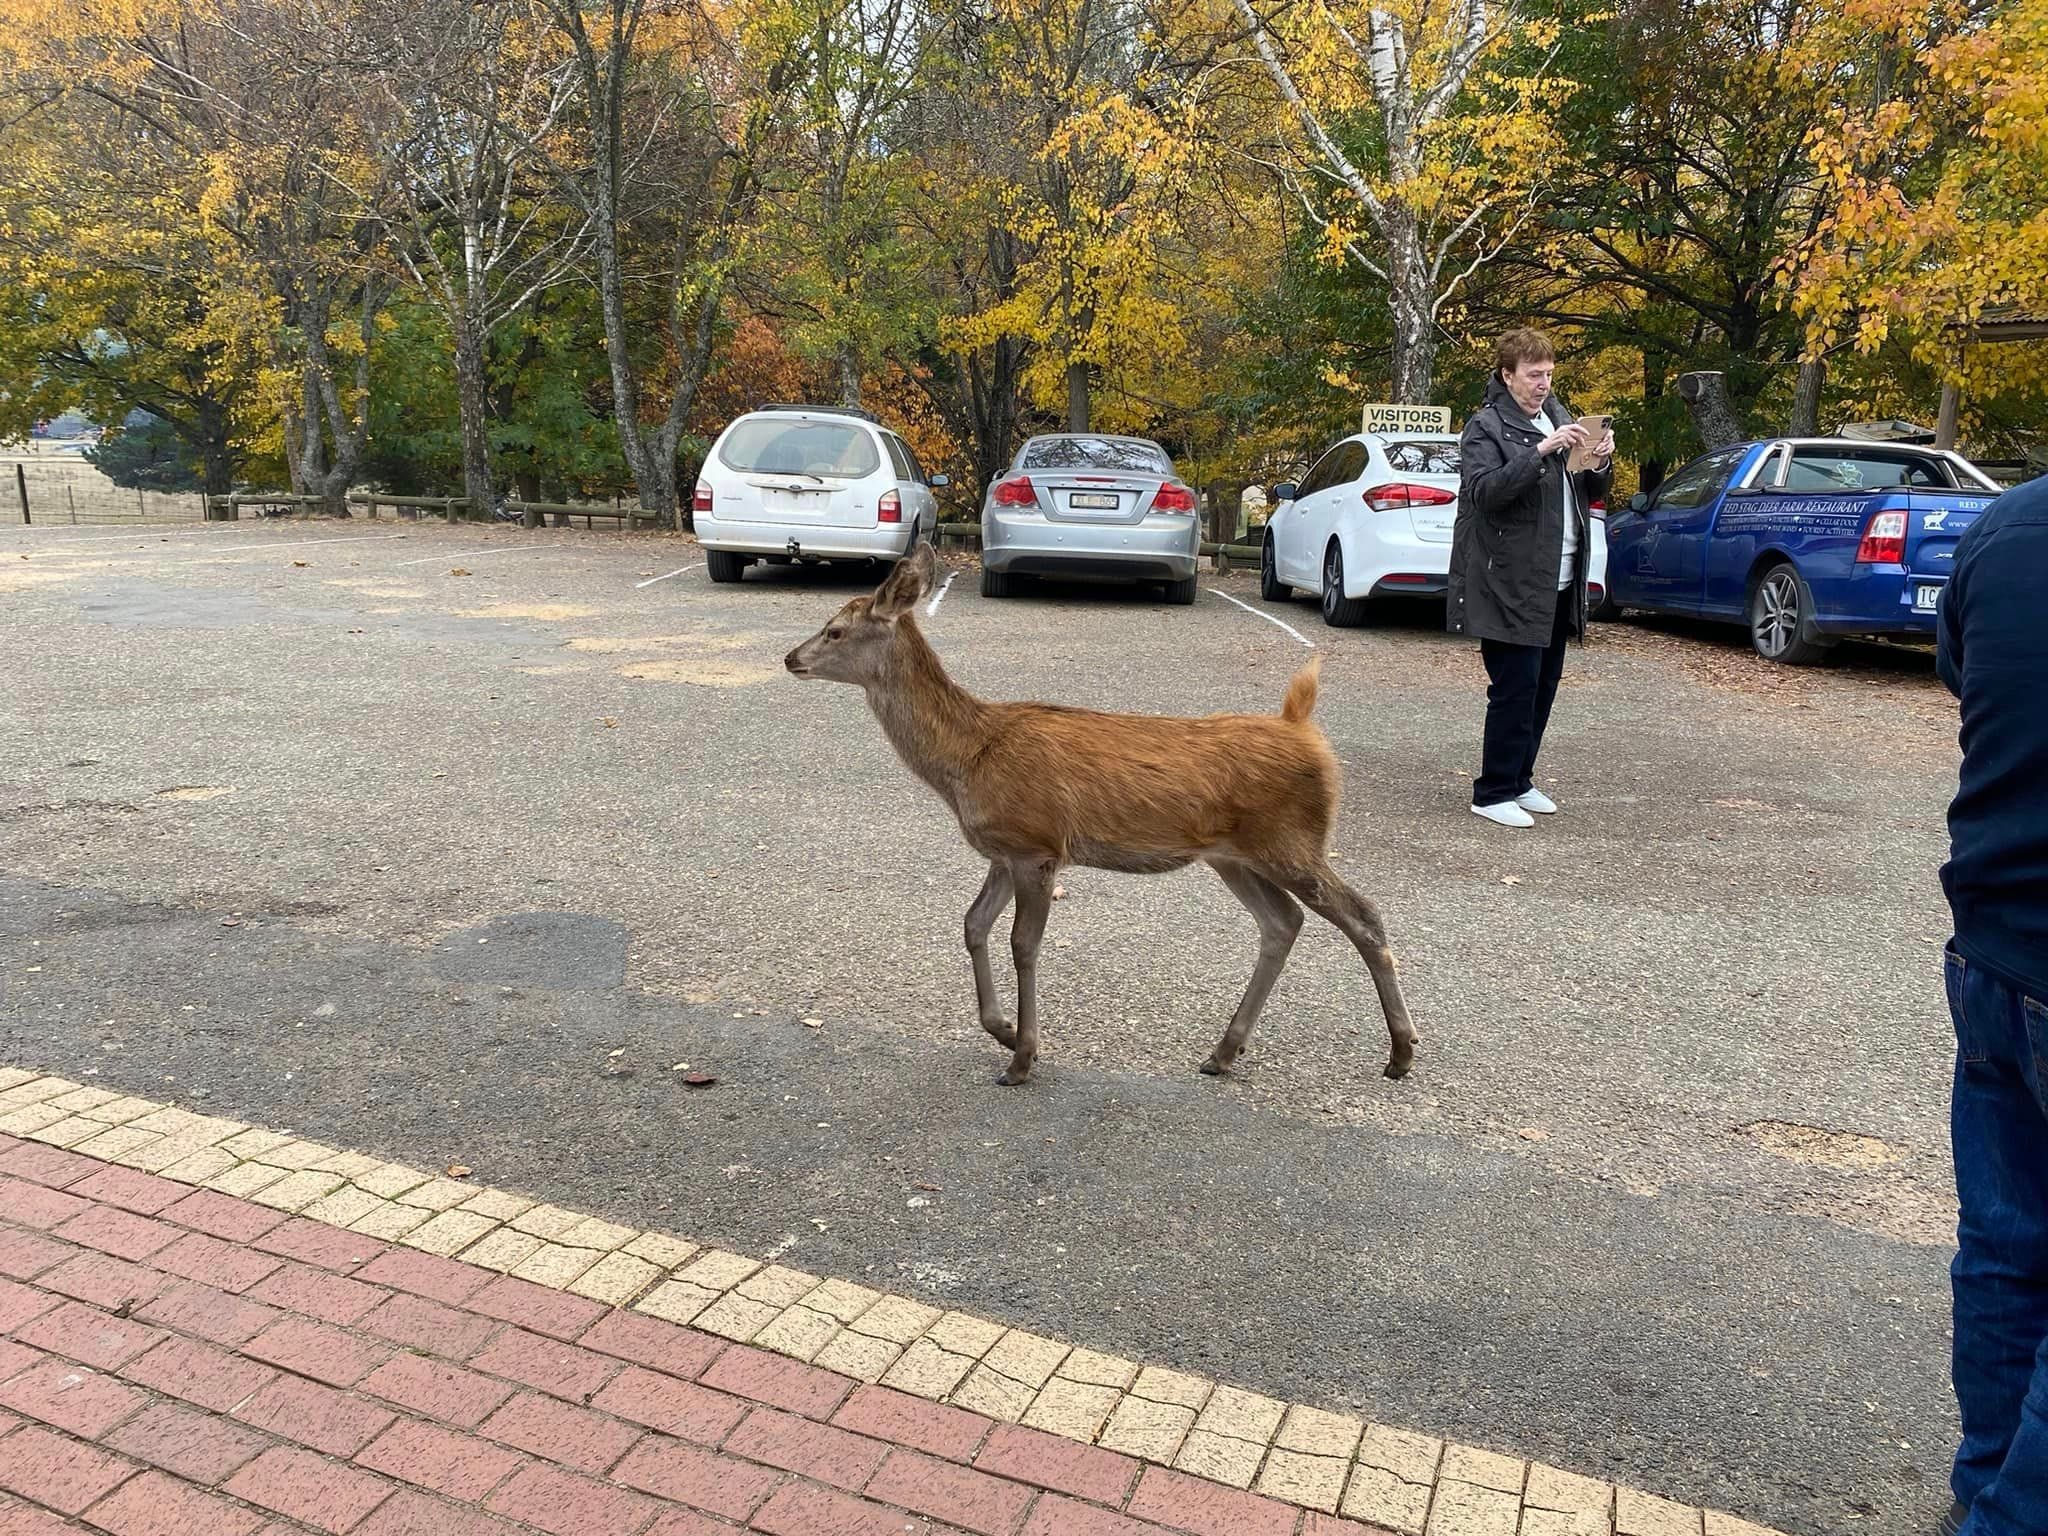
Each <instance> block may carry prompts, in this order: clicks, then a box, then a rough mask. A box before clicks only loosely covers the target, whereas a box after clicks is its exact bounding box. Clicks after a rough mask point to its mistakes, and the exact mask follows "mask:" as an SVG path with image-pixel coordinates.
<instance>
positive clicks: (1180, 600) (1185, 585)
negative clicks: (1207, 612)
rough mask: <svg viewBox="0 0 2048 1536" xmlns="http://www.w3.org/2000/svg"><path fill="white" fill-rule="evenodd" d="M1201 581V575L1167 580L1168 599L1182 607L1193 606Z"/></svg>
mask: <svg viewBox="0 0 2048 1536" xmlns="http://www.w3.org/2000/svg"><path fill="white" fill-rule="evenodd" d="M1200 581H1201V577H1200V576H1189V577H1186V578H1185V579H1183V580H1180V581H1169V582H1167V583H1166V600H1167V601H1168V602H1169V603H1176V604H1178V605H1179V606H1181V607H1182V608H1186V607H1189V606H1191V605H1192V604H1193V603H1194V601H1195V590H1196V587H1197V586H1198V584H1199V583H1200Z"/></svg>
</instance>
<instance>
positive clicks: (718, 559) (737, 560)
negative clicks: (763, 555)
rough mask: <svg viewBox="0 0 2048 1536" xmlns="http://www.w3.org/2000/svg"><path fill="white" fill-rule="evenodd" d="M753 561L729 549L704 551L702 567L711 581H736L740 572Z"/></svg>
mask: <svg viewBox="0 0 2048 1536" xmlns="http://www.w3.org/2000/svg"><path fill="white" fill-rule="evenodd" d="M753 563H754V562H753V561H751V560H749V559H748V558H747V557H746V556H745V555H736V554H734V553H733V552H732V551H731V550H729V549H707V550H705V551H704V569H705V570H706V572H708V573H709V575H710V577H711V579H712V580H713V581H738V580H739V579H740V573H741V572H743V571H744V570H746V568H747V567H748V566H750V565H752V564H753Z"/></svg>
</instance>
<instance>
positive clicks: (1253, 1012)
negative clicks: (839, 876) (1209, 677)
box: [783, 544, 1417, 1086]
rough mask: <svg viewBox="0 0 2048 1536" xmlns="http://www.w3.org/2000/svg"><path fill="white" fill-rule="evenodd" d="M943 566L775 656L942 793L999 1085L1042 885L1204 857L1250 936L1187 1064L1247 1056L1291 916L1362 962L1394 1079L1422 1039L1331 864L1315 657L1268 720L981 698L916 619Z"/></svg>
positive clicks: (1022, 1049)
mask: <svg viewBox="0 0 2048 1536" xmlns="http://www.w3.org/2000/svg"><path fill="white" fill-rule="evenodd" d="M937 568H938V558H937V556H936V555H935V554H934V553H933V551H932V548H931V546H930V545H928V544H924V545H919V546H918V548H917V550H916V551H915V552H914V553H913V554H912V555H910V556H907V557H906V558H904V559H903V560H900V561H898V562H897V563H896V565H895V566H894V567H892V568H891V570H890V572H889V574H888V575H887V576H886V577H885V578H884V579H883V581H882V583H881V585H880V586H879V587H877V588H876V589H875V591H874V592H873V594H872V595H868V596H861V597H856V598H854V599H852V600H851V601H850V602H848V603H847V604H845V606H843V607H842V608H840V610H839V611H838V612H837V613H835V614H833V616H832V617H831V619H829V620H828V621H827V622H826V624H825V626H824V627H823V628H822V629H820V630H819V631H818V632H817V633H816V634H814V635H812V636H811V637H810V638H809V639H808V640H806V641H804V642H803V643H802V644H801V645H799V646H797V647H796V649H794V650H793V651H791V652H790V653H789V654H788V656H786V657H785V658H784V661H783V664H784V666H785V667H786V668H787V669H788V670H789V672H790V673H791V674H792V675H793V676H795V677H797V678H800V679H807V680H809V679H815V680H819V681H824V682H835V683H851V684H853V685H854V686H856V687H858V688H860V689H862V690H863V691H864V692H865V693H866V695H867V703H868V707H869V708H870V709H871V710H872V711H873V712H874V715H875V718H876V719H877V720H878V721H879V722H880V723H881V727H882V732H883V734H884V735H885V736H887V737H888V739H889V743H890V745H891V746H893V747H894V748H895V749H896V754H897V756H899V757H900V758H901V759H902V760H903V762H904V764H905V765H906V766H907V767H908V768H909V769H910V771H911V772H912V773H914V774H915V775H916V776H917V777H918V778H920V779H922V780H923V781H924V782H925V783H926V784H927V785H929V786H930V787H931V788H932V789H933V790H934V791H936V792H937V794H938V796H939V798H940V799H941V800H943V801H945V803H946V805H947V806H948V808H949V809H950V810H951V811H952V813H953V818H954V820H955V821H956V822H958V824H959V827H960V833H961V836H962V837H964V838H965V839H966V840H967V844H968V846H969V847H971V848H972V849H973V850H974V851H975V852H976V853H977V854H979V855H980V856H981V857H982V858H984V859H986V860H988V876H987V878H986V879H985V880H983V882H982V886H981V891H980V894H979V895H977V896H976V897H975V898H974V901H973V904H972V905H970V906H969V907H968V909H967V917H966V922H965V934H966V940H967V953H968V957H969V960H970V962H971V963H972V966H973V970H974V993H975V1003H976V1007H977V1009H978V1011H979V1014H980V1020H981V1027H982V1028H983V1029H984V1030H986V1031H987V1032H988V1034H989V1035H990V1036H991V1037H992V1038H993V1039H994V1040H995V1041H996V1043H997V1044H998V1045H1000V1046H1002V1047H1003V1048H1004V1049H1005V1050H1008V1051H1009V1052H1010V1053H1011V1054H1010V1060H1009V1064H1008V1065H1007V1066H1006V1067H1005V1068H1004V1069H1003V1072H1002V1074H1001V1075H1000V1076H999V1077H998V1078H997V1079H996V1081H997V1082H998V1083H1000V1084H1003V1085H1005V1086H1014V1085H1017V1084H1021V1083H1023V1082H1025V1081H1027V1080H1028V1079H1029V1078H1030V1076H1031V1069H1032V1066H1033V1065H1034V1063H1035V1062H1036V1061H1037V1059H1038V1036H1039V1029H1038V952H1039V946H1040V944H1041V942H1042V940H1043V939H1044V936H1045V928H1046V922H1047V919H1048V917H1049V915H1050V913H1051V909H1052V902H1053V893H1054V889H1055V879H1056V877H1057V876H1058V874H1059V872H1060V871H1061V869H1062V868H1064V867H1066V866H1069V865H1081V866H1085V867H1089V868H1094V869H1102V870H1110V871H1115V872H1119V873H1123V874H1140V875H1155V874H1165V873H1168V872H1170V871H1174V870H1179V869H1183V868H1185V867H1187V866H1188V865H1190V864H1193V863H1196V862H1200V863H1204V864H1207V865H1208V866H1209V867H1210V868H1211V869H1212V870H1214V871H1215V872H1216V875H1217V877H1218V878H1219V879H1221V880H1222V882H1223V884H1224V885H1225V887H1226V888H1228V890H1229V891H1230V894H1231V895H1233V896H1234V897H1236V898H1237V900H1238V901H1239V902H1241V903H1243V905H1244V908H1245V910H1246V911H1248V912H1249V913H1251V915H1252V918H1253V920H1254V921H1256V922H1257V924H1258V926H1259V953H1258V960H1257V963H1256V964H1255V966H1254V967H1253V970H1252V976H1251V981H1250V983H1249V984H1248V985H1247V986H1246V988H1245V992H1244V997H1243V999H1242V1000H1241V1001H1240V1002H1239V1003H1238V1005H1237V1010H1236V1012H1234V1013H1233V1014H1232V1015H1231V1018H1230V1023H1229V1026H1228V1027H1227V1028H1226V1029H1225V1030H1224V1033H1223V1038H1222V1040H1221V1041H1219V1042H1218V1044H1217V1046H1216V1049H1215V1050H1214V1051H1213V1052H1212V1053H1211V1054H1210V1056H1209V1058H1208V1059H1207V1060H1206V1061H1204V1062H1203V1063H1202V1068H1201V1070H1202V1071H1203V1072H1205V1073H1207V1074H1208V1075H1210V1076H1212V1077H1214V1076H1218V1075H1221V1074H1223V1073H1225V1072H1228V1071H1229V1070H1230V1069H1231V1067H1232V1065H1233V1064H1234V1063H1235V1062H1236V1061H1237V1059H1238V1057H1239V1055H1240V1054H1241V1053H1242V1052H1243V1050H1244V1047H1245V1041H1246V1040H1247V1038H1248V1037H1249V1036H1250V1035H1251V1032H1252V1027H1253V1026H1254V1025H1255V1024H1256V1023H1257V1022H1258V1019H1259V1013H1260V1010H1261V1009H1263V1008H1264V1006H1265V1003H1266V998H1267V995H1268V994H1269V993H1270V992H1271V991H1272V990H1273V984H1274V983H1275V982H1276V981H1277V980H1278V979H1279V976H1280V972H1281V969H1282V968H1283V967H1284V966H1285V965H1286V963H1287V956H1288V953H1289V952H1290V951H1291V950H1292V949H1293V947H1294V940H1295V936H1296V935H1297V934H1299V933H1300V931H1301V927H1302V920H1303V919H1302V908H1303V907H1307V908H1308V909H1309V910H1310V911H1312V912H1314V913H1315V914H1316V915H1317V916H1319V917H1322V918H1324V919H1326V920H1327V921H1328V922H1330V923H1331V924H1333V925H1334V926H1335V927H1336V928H1337V929H1338V930H1339V931H1340V932H1341V933H1342V934H1343V935H1344V936H1345V937H1346V938H1347V939H1349V940H1350V941H1351V943H1352V945H1353V946H1354V947H1355V948H1356V949H1357V950H1358V953H1359V955H1360V957H1361V958H1363V960H1364V961H1365V968H1366V972H1367V974H1368V975H1369V976H1370V977H1371V979H1372V984H1373V989H1374V991H1375V992H1376V993H1377V994H1378V997H1379V1004H1380V1011H1381V1012H1382V1013H1383V1014H1384V1015H1385V1017H1386V1024H1387V1033H1388V1036H1389V1037H1390V1041H1391V1049H1390V1052H1389V1055H1388V1058H1387V1064H1386V1076H1388V1077H1390V1078H1400V1077H1405V1076H1406V1075H1407V1074H1408V1071H1409V1069H1410V1067H1411V1066H1412V1064H1413V1062H1414V1056H1415V1046H1416V1044H1417V1037H1416V1033H1415V1027H1414V1025H1413V1024H1412V1023H1411V1022H1410V1020H1409V1017H1408V1008H1407V1004H1406V1003H1405V1002H1404V1001H1403V999H1402V996H1401V984H1400V980H1399V978H1398V976H1397V974H1396V966H1395V963H1394V955H1393V951H1392V950H1391V949H1390V948H1389V947H1388V945H1387V936H1386V929H1385V927H1384V925H1383V924H1382V923H1381V921H1380V915H1379V912H1378V911H1377V909H1375V907H1374V906H1373V904H1372V903H1371V902H1370V901H1368V900H1366V899H1365V897H1363V896H1361V895H1359V894H1358V892H1356V891H1355V890H1353V889H1352V888H1351V887H1350V886H1349V885H1348V884H1346V883H1345V882H1344V880H1343V879H1342V878H1340V877H1339V876H1338V874H1337V872H1336V871H1335V870H1334V869H1332V868H1331V866H1330V859H1329V838H1330V829H1331V825H1332V823H1333V822H1334V820H1335V819H1336V814H1337V799H1338V792H1339V789H1340V786H1341V778H1342V775H1341V772H1340V770H1339V767H1338V763H1337V755H1336V753H1335V752H1334V751H1333V750H1332V749H1331V747H1330V743H1329V741H1328V739H1327V738H1326V737H1325V736H1324V735H1323V733H1322V731H1321V730H1320V729H1319V728H1318V727H1317V726H1316V725H1315V724H1314V723H1313V722H1312V721H1311V720H1310V719H1309V715H1310V713H1311V711H1312V710H1313V709H1314V708H1315V702H1316V692H1317V683H1318V676H1319V667H1320V660H1321V659H1320V657H1311V658H1310V660H1309V662H1308V664H1307V665H1306V666H1304V667H1302V668H1301V670H1300V671H1298V672H1296V673H1295V674H1294V677H1293V679H1292V680H1291V681H1290V682H1289V683H1288V685H1287V692H1286V695H1285V697H1284V698H1283V699H1282V701H1281V705H1280V713H1279V714H1278V715H1242V714H1216V715H1207V716H1200V717H1186V716H1178V717H1177V716H1158V715H1135V714H1112V713H1107V712H1103V711H1099V710H1091V709H1078V708H1073V707H1070V706H1067V705H1061V704H1040V703H1010V702H1001V701H995V700H988V699H982V698H977V697H976V696H975V695H974V694H972V693H970V692H969V691H968V690H967V689H965V688H963V687H961V686H960V685H959V684H958V683H956V682H954V681H953V679H952V678H951V677H950V676H949V675H948V674H947V672H946V669H945V667H944V666H942V665H941V664H940V661H939V658H938V655H937V653H936V652H934V651H933V650H932V647H931V645H930V643H929V642H928V641H927V640H926V639H925V637H924V635H923V633H922V632H921V631H920V630H919V628H918V624H917V619H916V616H915V609H916V607H917V604H918V602H919V600H920V599H921V598H922V597H923V596H924V595H925V593H926V592H927V591H929V590H930V588H931V585H932V581H933V578H934V575H935V573H936V571H937ZM1013 900H1014V902H1015V904H1016V915H1015V917H1014V918H1013V919H1012V920H1011V924H1010V954H1011V957H1012V959H1013V960H1014V961H1015V963H1016V971H1017V1017H1016V1022H1015V1024H1014V1025H1013V1024H1012V1023H1011V1022H1010V1021H1009V1020H1008V1019H1006V1018H1005V1017H1004V1015H1003V1010H1002V1006H1001V1004H1000V1002H999V1000H998V998H997V996H996V988H995V980H994V976H993V974H992V973H991V971H990V968H989V954H988V936H989V931H990V929H991V928H993V927H994V926H995V922H996V919H997V918H998V917H999V916H1001V915H1002V913H1003V912H1005V911H1006V910H1008V908H1009V907H1010V905H1011V903H1012V901H1013Z"/></svg>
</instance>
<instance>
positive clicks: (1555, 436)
mask: <svg viewBox="0 0 2048 1536" xmlns="http://www.w3.org/2000/svg"><path fill="white" fill-rule="evenodd" d="M1591 440H1592V439H1591V436H1590V434H1588V432H1587V431H1586V429H1585V428H1584V427H1582V426H1580V425H1579V424H1578V423H1577V422H1576V421H1575V422H1573V423H1572V424H1571V425H1570V426H1565V427H1559V428H1558V429H1557V430H1556V431H1555V432H1553V433H1551V434H1550V436H1548V437H1546V438H1545V439H1543V441H1542V442H1540V443H1538V444H1537V445H1536V451H1537V452H1538V453H1540V454H1542V455H1543V456H1544V457H1545V458H1548V457H1549V456H1550V455H1551V454H1553V453H1555V452H1557V450H1558V449H1560V448H1583V447H1585V445H1586V444H1587V443H1588V442H1590V441H1591Z"/></svg>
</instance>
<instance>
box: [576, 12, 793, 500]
mask: <svg viewBox="0 0 2048 1536" xmlns="http://www.w3.org/2000/svg"><path fill="white" fill-rule="evenodd" d="M547 13H548V17H549V20H550V23H551V25H552V26H553V27H554V28H555V30H556V31H557V33H558V34H559V35H560V36H561V37H562V38H563V39H565V40H566V44H567V48H568V53H569V58H570V61H571V69H572V77H573V78H574V80H575V81H576V82H577V84H578V86H579V88H580V95H579V101H578V106H577V114H576V116H575V118H574V126H575V127H576V130H577V133H576V139H575V144H574V147H573V149H572V148H571V146H570V145H569V144H568V143H566V142H565V143H564V145H563V147H562V149H561V151H560V153H559V154H558V156H557V158H556V162H555V169H556V174H557V186H558V188H559V190H560V193H561V195H562V196H563V197H564V198H566V199H567V200H568V201H570V202H571V203H572V204H573V205H574V206H575V207H577V208H578V209H579V210H580V211H581V213H582V215H583V216H584V217H585V219H586V220H587V223H588V228H589V233H590V244H591V252H592V255H593V257H594V267H595V270H594V272H593V273H592V274H591V275H592V277H593V279H594V281H595V284H596V287H597V292H598V297H599V301H600V310H601V314H602V317H603V323H604V335H605V352H606V357H607V362H608V364H609V368H610V373H611V384H612V401H613V412H614V415H615V418H616V422H617V427H618V433H619V445H620V448H621V450H622V451H623V453H624V455H625V459H626V463H627V465H628V466H629V467H630V469H631V471H632V476H633V481H634V484H635V486H636V487H637V488H638V490H639V495H640V504H641V505H642V506H644V507H646V508H647V509H648V510H649V511H652V512H656V513H659V514H662V515H665V516H673V517H677V518H680V517H681V516H682V515H683V514H682V509H681V506H680V497H679V494H678V492H679V487H678V484H677V469H678V463H679V454H680V451H681V448H682V444H683V439H684V434H685V431H686V428H687V424H688V422H689V420H690V416H691V411H692V408H693V406H694V404H695V401H696V399H697V395H698V391H699V390H700V389H701V388H702V387H703V383H704V380H705V378H706V377H707V375H708V374H709V372H710V370H711V367H712V362H713V356H714V349H715V347H716V344H717V338H718V334H719V328H720V326H721V324H722V323H724V318H725V304H726V299H727V296H728V294H729V292H730V289H731V286H732V283H733V280H734V276H735V271H736V268H737V267H738V266H739V264H740V262H741V260H742V256H741V252H742V248H743V246H744V243H745V241H746V239H747V236H748V235H749V233H750V232H751V231H752V230H753V228H754V224H755V220H756V218H757V216H758V213H759V210H760V203H761V193H762V180H763V177H764V174H765V173H766V172H767V170H768V169H769V167H770V166H771V165H772V164H773V163H774V161H775V157H776V155H777V153H778V152H779V150H780V149H781V147H782V143H783V140H782V134H783V130H784V118H785V112H786V109H787V104H788V96H789V93H790V91H791V89H792V83H793V81H794V80H795V79H796V78H797V75H798V71H799V65H800V56H801V53H802V50H803V47H804V43H803V36H804V33H803V28H802V26H801V25H800V17H798V15H797V13H795V12H792V11H791V10H790V9H789V8H788V6H787V5H786V4H784V3H783V0H759V3H756V0H741V3H740V4H738V5H735V6H732V7H729V8H725V7H712V6H698V5H695V4H684V5H656V4H653V3H650V0H597V3H585V0H547Z"/></svg>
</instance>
